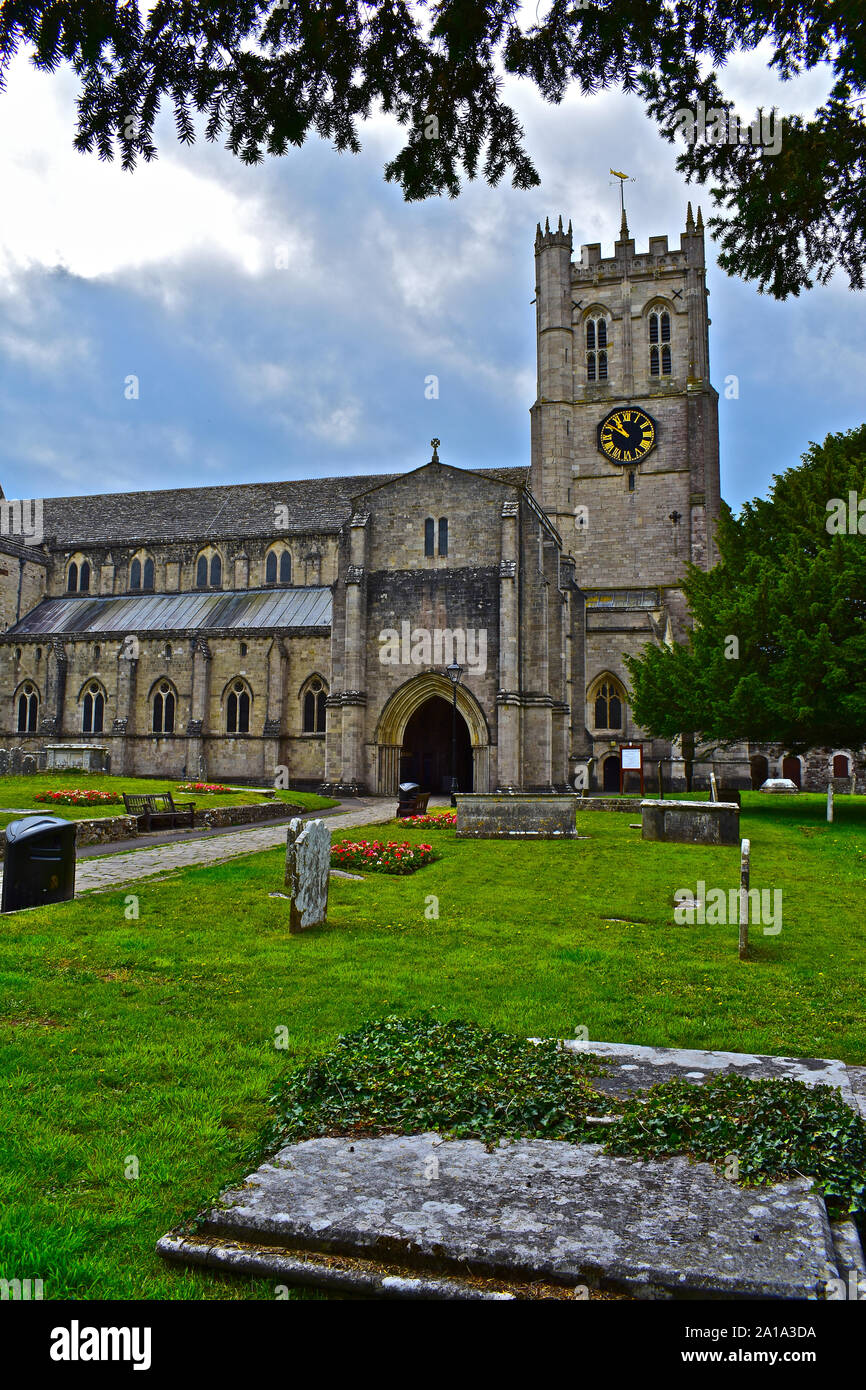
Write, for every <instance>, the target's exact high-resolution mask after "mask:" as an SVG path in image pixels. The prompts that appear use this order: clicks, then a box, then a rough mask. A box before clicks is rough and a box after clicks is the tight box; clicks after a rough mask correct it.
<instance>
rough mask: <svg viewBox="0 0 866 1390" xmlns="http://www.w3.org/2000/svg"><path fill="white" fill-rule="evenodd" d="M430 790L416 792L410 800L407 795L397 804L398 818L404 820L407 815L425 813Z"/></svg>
mask: <svg viewBox="0 0 866 1390" xmlns="http://www.w3.org/2000/svg"><path fill="white" fill-rule="evenodd" d="M430 796H431V793H430V792H416V793H415V795H414V796H413V797H412V798H411V800H410V799H409V798H408V797H407V799H406V800H405V801H400V802H398V804H397V818H398V820H406V819H407V818H408V817H409V816H424V815H426V814H427V803H428V801H429V800H430Z"/></svg>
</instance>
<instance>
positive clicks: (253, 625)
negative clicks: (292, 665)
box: [3, 587, 331, 638]
mask: <svg viewBox="0 0 866 1390" xmlns="http://www.w3.org/2000/svg"><path fill="white" fill-rule="evenodd" d="M330 625H331V590H330V589H327V588H320V587H316V588H309V589H301V588H298V589H241V590H230V589H229V590H221V591H220V592H218V593H194V594H136V595H129V594H120V595H116V596H108V597H105V598H88V597H86V596H81V595H79V596H78V597H71V596H69V597H66V598H49V599H43V601H42V602H41V603H40V604H39V605H38V607H36V608H34V609H33V610H32V612H30V613H28V614H27V616H26V617H25V618H22V619H21V621H20V622H19V623H16V624H15V626H14V627H11V628H9V629H8V630H7V631H6V632H5V633H4V634H3V637H4V638H7V637H15V636H27V635H32V636H37V635H38V636H49V635H52V634H54V635H60V634H69V635H72V634H76V635H77V634H81V633H84V634H87V633H91V632H92V633H94V634H96V633H115V634H117V635H118V636H123V635H125V634H126V633H135V632H138V633H142V632H183V631H186V630H187V629H190V628H195V629H197V630H203V631H205V632H207V631H211V632H213V631H226V630H229V631H250V630H252V629H257V628H264V629H267V630H268V631H279V630H281V629H284V628H299V627H321V628H328V627H330Z"/></svg>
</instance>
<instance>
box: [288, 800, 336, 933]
mask: <svg viewBox="0 0 866 1390" xmlns="http://www.w3.org/2000/svg"><path fill="white" fill-rule="evenodd" d="M330 872H331V832H330V830H329V829H328V827H327V826H326V825H325V822H324V821H321V820H311V821H306V822H305V821H302V820H293V821H290V822H289V829H288V834H287V836H286V887H287V888H288V890H289V895H290V897H291V907H290V908H289V930H290V931H293V932H299V931H304V930H305V928H307V927H318V926H321V925H322V923H323V922H324V921H325V919H326V917H327V914H328V881H329V876H330Z"/></svg>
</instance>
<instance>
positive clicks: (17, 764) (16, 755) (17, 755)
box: [9, 748, 21, 774]
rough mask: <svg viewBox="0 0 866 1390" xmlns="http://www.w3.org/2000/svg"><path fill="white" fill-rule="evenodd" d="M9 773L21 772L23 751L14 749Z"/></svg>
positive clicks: (10, 759)
mask: <svg viewBox="0 0 866 1390" xmlns="http://www.w3.org/2000/svg"><path fill="white" fill-rule="evenodd" d="M9 771H10V772H11V773H13V774H17V773H19V772H20V771H21V749H20V748H13V749H12V753H11V755H10V758H9Z"/></svg>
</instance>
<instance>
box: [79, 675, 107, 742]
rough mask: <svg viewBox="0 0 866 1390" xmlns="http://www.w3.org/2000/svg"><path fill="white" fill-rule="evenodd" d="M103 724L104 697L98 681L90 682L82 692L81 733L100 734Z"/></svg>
mask: <svg viewBox="0 0 866 1390" xmlns="http://www.w3.org/2000/svg"><path fill="white" fill-rule="evenodd" d="M104 723H105V696H104V695H103V693H102V687H101V686H100V684H99V682H98V681H91V683H90V684H89V685H88V686H87V687H86V689H85V692H84V700H83V704H82V711H81V732H82V733H83V734H101V733H102V730H103V727H104Z"/></svg>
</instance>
